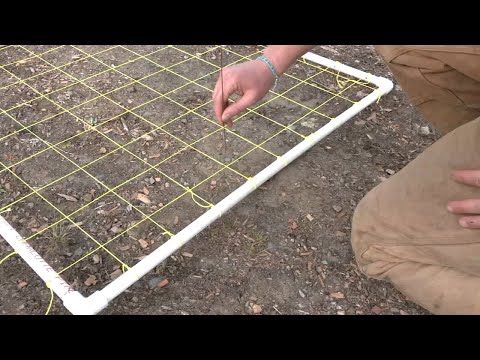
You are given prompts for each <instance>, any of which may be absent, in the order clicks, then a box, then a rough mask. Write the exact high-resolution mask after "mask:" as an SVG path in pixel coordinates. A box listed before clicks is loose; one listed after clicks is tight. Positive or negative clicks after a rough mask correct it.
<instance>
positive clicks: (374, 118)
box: [367, 112, 377, 121]
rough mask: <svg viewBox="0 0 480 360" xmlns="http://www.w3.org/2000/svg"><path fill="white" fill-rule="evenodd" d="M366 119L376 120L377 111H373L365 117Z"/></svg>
mask: <svg viewBox="0 0 480 360" xmlns="http://www.w3.org/2000/svg"><path fill="white" fill-rule="evenodd" d="M367 120H368V121H375V120H377V113H376V112H373V113H372V115H370V116H369V117H368V118H367Z"/></svg>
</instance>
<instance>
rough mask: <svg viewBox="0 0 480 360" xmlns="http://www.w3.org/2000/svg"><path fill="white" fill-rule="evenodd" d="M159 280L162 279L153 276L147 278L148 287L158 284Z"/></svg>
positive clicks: (154, 286)
mask: <svg viewBox="0 0 480 360" xmlns="http://www.w3.org/2000/svg"><path fill="white" fill-rule="evenodd" d="M160 281H162V278H159V277H154V278H152V279H150V280H148V287H149V288H150V289H154V288H156V287H157V286H158V284H160Z"/></svg>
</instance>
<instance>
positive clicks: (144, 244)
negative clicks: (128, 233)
mask: <svg viewBox="0 0 480 360" xmlns="http://www.w3.org/2000/svg"><path fill="white" fill-rule="evenodd" d="M138 242H139V243H140V246H141V247H142V248H143V249H145V248H147V247H148V242H146V241H145V240H143V239H140V240H138Z"/></svg>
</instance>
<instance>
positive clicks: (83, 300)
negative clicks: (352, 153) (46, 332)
mask: <svg viewBox="0 0 480 360" xmlns="http://www.w3.org/2000/svg"><path fill="white" fill-rule="evenodd" d="M303 58H304V59H305V60H308V61H311V62H313V63H316V64H319V65H323V66H326V67H329V68H331V69H334V70H336V71H339V72H340V73H344V74H347V75H350V76H353V77H355V78H357V79H359V80H364V81H366V82H368V83H371V84H374V85H376V86H378V89H377V90H375V91H373V92H372V93H371V94H369V95H368V96H366V97H365V98H363V99H362V100H361V101H359V102H357V103H356V104H354V105H353V106H352V107H350V108H349V109H348V110H346V111H345V112H343V113H342V114H341V115H339V116H338V117H336V118H335V119H333V120H331V121H330V122H329V123H328V124H326V125H325V126H323V127H322V128H321V129H319V130H318V131H316V132H315V133H313V134H312V135H310V136H309V137H308V138H306V139H305V140H303V141H302V142H301V143H299V144H298V145H296V146H295V147H294V148H293V149H291V150H290V151H288V152H287V153H286V154H285V155H283V156H282V157H280V158H279V159H277V160H276V161H275V162H273V163H272V164H270V165H269V166H268V167H266V168H265V169H264V170H262V171H261V172H259V173H258V174H257V175H256V176H255V177H254V178H253V179H252V180H251V181H247V182H246V183H245V184H243V185H242V186H240V187H239V188H238V189H237V190H235V191H234V192H232V193H231V194H230V195H228V196H227V197H225V198H224V199H223V200H222V201H220V202H219V203H218V204H217V205H215V206H214V207H213V208H211V209H210V210H208V211H207V212H206V213H204V214H203V215H201V216H200V217H198V218H197V219H196V220H195V221H193V222H192V223H191V224H190V225H188V226H187V227H185V228H184V229H183V230H182V231H180V232H179V233H177V234H176V235H174V236H172V237H171V238H170V239H169V240H168V241H167V242H166V243H165V244H163V245H162V246H160V247H159V248H158V249H156V250H155V251H154V252H152V253H151V254H150V255H148V256H147V257H146V258H145V259H143V260H141V261H140V262H139V263H137V264H136V265H135V266H133V267H132V268H130V269H129V270H128V271H126V272H125V273H123V274H122V275H121V276H119V277H118V278H117V279H115V280H114V281H113V282H111V283H110V284H108V285H107V286H105V287H104V288H103V289H102V290H99V291H97V292H95V293H93V294H92V295H90V296H89V297H84V296H83V295H82V294H80V293H79V292H78V291H74V290H72V289H71V287H70V286H69V285H68V284H67V283H66V282H65V281H64V280H63V279H62V278H61V277H60V276H59V275H57V274H56V272H55V270H54V269H52V268H51V267H50V265H48V264H47V262H46V261H45V260H44V259H43V258H42V257H41V256H40V255H39V254H38V253H37V252H36V251H35V250H34V249H33V248H32V247H31V246H30V245H29V244H28V243H27V242H25V241H24V240H23V239H22V237H21V235H20V234H18V232H17V231H16V230H15V229H13V228H12V227H11V226H10V224H9V223H8V222H7V221H6V220H5V219H4V218H3V217H2V216H0V235H1V236H2V237H3V238H4V239H5V240H6V241H7V242H8V243H9V244H10V245H11V246H12V247H13V249H14V250H15V251H16V252H17V253H18V254H19V255H20V256H21V257H22V258H23V259H24V260H25V261H26V262H27V263H28V265H30V267H31V268H32V269H33V270H34V271H35V272H36V273H37V274H38V275H39V276H40V277H41V278H42V280H43V281H45V283H46V284H47V285H48V286H49V287H50V288H51V289H52V290H53V291H54V293H55V294H56V295H57V296H58V297H60V298H61V299H62V301H63V304H64V306H65V307H66V308H67V310H68V311H70V312H71V313H72V314H74V315H95V314H98V313H99V312H100V311H102V310H103V309H105V308H106V307H107V306H108V304H109V303H110V302H111V301H112V300H113V299H114V298H116V297H117V296H118V295H120V294H121V293H122V292H124V291H125V290H126V289H127V288H129V287H130V286H131V285H133V284H134V283H135V282H136V281H138V280H139V279H140V278H141V277H143V276H144V275H145V274H147V273H148V272H149V271H151V270H152V269H153V268H154V267H156V266H158V264H160V263H161V262H163V261H164V260H165V259H167V258H168V257H169V256H170V255H172V254H173V253H174V252H175V251H177V250H178V249H179V248H181V247H182V246H183V245H185V244H186V243H187V242H189V241H190V240H191V239H192V238H193V237H194V236H196V235H197V234H199V233H200V232H201V231H202V230H203V229H205V228H206V227H207V226H209V225H210V224H212V223H213V222H214V221H216V220H218V219H219V218H221V217H222V215H223V214H225V213H226V212H227V211H228V210H230V209H231V208H232V207H234V206H235V205H237V204H238V203H239V202H240V201H242V200H243V199H244V198H245V197H246V196H248V195H249V194H251V193H252V192H254V191H255V190H256V189H257V188H258V187H259V186H260V185H262V184H263V183H264V182H266V181H267V180H269V179H270V178H272V177H273V176H274V175H275V174H277V173H278V172H280V171H281V170H282V169H283V168H285V167H286V166H288V165H289V164H290V163H291V162H292V161H294V160H296V159H297V158H298V157H299V156H301V155H302V154H304V153H305V152H306V151H308V150H309V149H310V148H312V147H313V146H314V145H316V144H317V143H318V142H319V141H320V140H322V139H323V138H325V137H326V136H327V135H329V134H330V133H331V132H333V131H334V130H336V129H337V128H339V127H340V126H342V125H343V124H344V123H346V122H347V121H348V120H350V119H351V118H352V117H354V116H355V115H356V114H358V113H359V112H360V111H362V110H363V109H365V108H366V107H368V106H369V105H370V104H372V103H373V102H375V101H376V100H378V99H379V97H380V96H383V95H385V94H387V93H389V92H390V91H391V90H392V88H393V83H392V82H391V81H390V80H389V79H386V78H382V77H377V76H374V75H371V74H368V73H365V72H363V71H360V70H357V69H354V68H352V67H349V66H347V65H344V64H341V63H339V62H336V61H332V60H330V59H327V58H324V57H322V56H319V55H317V54H313V53H307V54H305V55H304V56H303Z"/></svg>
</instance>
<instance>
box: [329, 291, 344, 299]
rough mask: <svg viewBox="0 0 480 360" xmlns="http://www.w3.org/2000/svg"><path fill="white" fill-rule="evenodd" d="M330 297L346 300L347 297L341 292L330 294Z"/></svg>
mask: <svg viewBox="0 0 480 360" xmlns="http://www.w3.org/2000/svg"><path fill="white" fill-rule="evenodd" d="M330 297H332V298H334V299H345V295H344V294H343V293H341V292H334V293H331V294H330Z"/></svg>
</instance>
